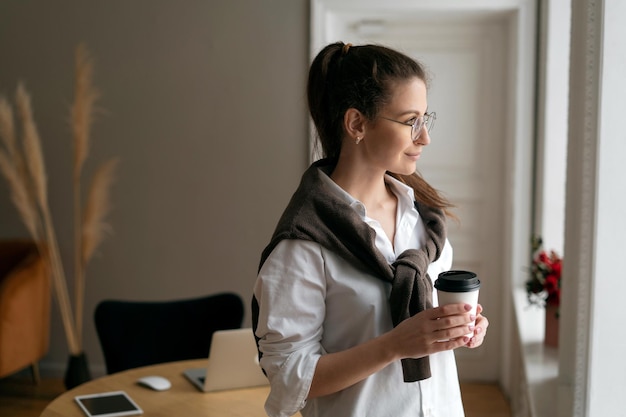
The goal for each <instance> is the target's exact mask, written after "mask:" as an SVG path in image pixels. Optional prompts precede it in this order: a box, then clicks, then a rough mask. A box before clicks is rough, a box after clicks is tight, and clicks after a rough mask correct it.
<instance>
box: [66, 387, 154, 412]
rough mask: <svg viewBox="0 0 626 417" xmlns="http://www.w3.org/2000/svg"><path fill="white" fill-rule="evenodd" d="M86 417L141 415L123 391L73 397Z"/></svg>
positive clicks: (136, 406)
mask: <svg viewBox="0 0 626 417" xmlns="http://www.w3.org/2000/svg"><path fill="white" fill-rule="evenodd" d="M74 399H75V400H76V402H77V403H78V405H79V406H80V408H81V409H82V410H83V411H84V412H85V414H86V415H87V417H119V416H135V415H139V414H143V410H142V409H141V408H140V407H139V406H138V405H137V404H135V402H134V401H133V400H132V398H130V397H129V396H128V394H126V392H124V391H111V392H101V393H97V394H88V395H78V396H76V397H74Z"/></svg>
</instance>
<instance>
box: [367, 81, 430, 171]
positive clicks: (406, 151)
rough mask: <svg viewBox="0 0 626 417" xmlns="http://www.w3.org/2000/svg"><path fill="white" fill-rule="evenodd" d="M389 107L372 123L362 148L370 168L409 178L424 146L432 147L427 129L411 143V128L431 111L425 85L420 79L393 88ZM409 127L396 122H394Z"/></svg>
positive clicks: (398, 84)
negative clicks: (428, 109) (418, 118)
mask: <svg viewBox="0 0 626 417" xmlns="http://www.w3.org/2000/svg"><path fill="white" fill-rule="evenodd" d="M391 88H392V95H391V100H390V102H389V104H387V105H386V106H385V107H383V108H382V109H381V110H380V112H379V114H378V116H377V117H376V118H375V119H374V120H372V121H369V122H368V124H367V131H366V133H365V136H364V139H363V142H362V144H363V145H364V147H365V149H364V151H365V156H366V158H367V163H368V164H373V165H372V166H373V167H376V168H380V169H382V170H385V171H390V172H393V173H396V174H403V175H410V174H412V173H413V172H415V163H416V162H417V160H418V159H419V158H420V155H421V153H422V149H423V148H424V146H426V145H428V144H429V143H430V136H429V135H428V131H427V130H426V128H422V130H421V132H420V135H419V137H418V138H417V139H416V140H415V142H413V140H411V130H412V129H411V126H410V125H411V124H413V122H414V121H415V118H417V117H419V116H423V115H424V113H426V110H427V108H428V102H427V98H426V84H424V81H422V80H420V79H419V78H412V79H410V80H408V81H403V82H397V83H395V84H392V87H391ZM388 119H392V120H396V121H398V122H403V123H407V124H409V125H408V126H407V125H404V124H401V123H396V122H393V121H392V120H388Z"/></svg>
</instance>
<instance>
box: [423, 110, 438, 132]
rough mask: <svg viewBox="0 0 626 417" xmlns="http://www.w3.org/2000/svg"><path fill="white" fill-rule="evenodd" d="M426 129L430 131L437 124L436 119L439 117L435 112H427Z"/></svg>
mask: <svg viewBox="0 0 626 417" xmlns="http://www.w3.org/2000/svg"><path fill="white" fill-rule="evenodd" d="M425 117H426V130H428V131H429V132H430V130H431V129H432V128H433V126H435V120H436V119H437V114H436V113H435V112H432V113H426V115H425Z"/></svg>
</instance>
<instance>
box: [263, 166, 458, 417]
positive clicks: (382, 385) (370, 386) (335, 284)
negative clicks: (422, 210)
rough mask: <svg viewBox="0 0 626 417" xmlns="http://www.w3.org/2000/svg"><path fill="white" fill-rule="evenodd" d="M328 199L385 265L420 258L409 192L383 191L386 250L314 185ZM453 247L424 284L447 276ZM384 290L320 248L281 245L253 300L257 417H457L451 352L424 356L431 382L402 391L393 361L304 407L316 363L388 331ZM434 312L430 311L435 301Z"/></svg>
mask: <svg viewBox="0 0 626 417" xmlns="http://www.w3.org/2000/svg"><path fill="white" fill-rule="evenodd" d="M322 177H323V178H324V181H325V182H326V185H327V186H328V190H329V192H332V193H334V194H336V195H337V196H339V197H340V198H342V199H344V200H345V201H346V202H347V203H348V204H350V205H351V206H352V207H353V208H354V210H356V212H357V213H359V215H360V216H361V217H362V219H363V221H365V222H366V223H367V224H368V225H369V226H370V227H372V228H373V229H374V230H375V231H376V242H375V243H376V247H377V248H378V250H379V251H380V252H381V253H382V254H383V255H384V256H385V258H386V259H387V261H388V262H389V263H393V262H394V261H395V259H396V257H397V256H398V255H399V254H401V253H402V252H403V251H404V250H406V249H410V248H419V247H421V245H422V244H423V242H424V239H425V233H426V231H425V229H424V226H423V224H422V221H421V219H420V216H419V213H418V212H417V210H416V209H415V206H414V204H413V201H414V196H413V190H412V189H411V188H410V187H407V186H406V185H404V184H402V183H400V182H399V181H397V180H395V179H394V178H392V177H390V176H387V177H386V178H385V181H386V182H387V184H389V185H390V187H391V190H392V191H393V192H394V194H395V195H396V196H397V198H398V209H397V215H396V233H395V241H394V245H392V244H391V242H390V240H389V238H388V237H387V235H386V234H385V232H384V231H383V229H382V227H381V225H380V224H379V223H378V222H377V221H376V220H374V219H371V218H369V217H367V212H366V210H365V206H364V205H363V204H362V203H361V202H359V201H358V200H356V199H354V198H353V197H352V196H350V195H349V194H348V193H347V192H345V191H344V190H343V189H341V188H340V187H339V186H338V185H336V184H335V183H334V182H333V181H332V180H331V179H330V178H329V177H328V176H327V175H325V174H324V175H322ZM451 264H452V247H451V246H450V244H449V242H448V241H447V240H446V244H445V247H444V249H443V253H442V254H441V256H440V258H439V259H438V260H437V261H435V262H433V263H432V264H431V265H430V266H429V268H428V274H429V276H430V277H431V279H433V280H434V279H436V277H437V275H438V274H439V273H440V272H443V271H446V270H449V269H450V267H451ZM390 292H391V284H390V283H388V282H385V281H383V280H381V279H379V278H376V277H375V276H373V275H369V274H366V273H363V272H362V271H360V270H358V269H356V268H354V266H352V265H351V264H349V263H348V262H346V261H345V260H344V259H343V258H340V257H339V256H338V255H336V254H335V253H333V252H330V251H329V250H327V249H325V248H323V247H321V246H320V245H319V244H317V243H314V242H310V241H303V240H283V241H281V242H280V243H279V244H278V245H277V246H276V248H275V249H274V250H273V251H272V253H271V254H270V256H269V257H268V258H267V260H266V261H265V263H264V264H263V266H262V268H261V270H260V271H259V274H258V277H257V281H256V284H255V287H254V294H255V296H256V299H257V300H258V302H259V320H258V327H257V331H256V335H257V336H258V337H260V339H261V340H260V342H259V348H260V349H261V352H262V353H263V357H262V359H261V366H262V367H263V369H264V370H265V371H266V373H267V375H268V378H269V380H270V386H271V391H270V394H269V396H268V398H267V401H266V403H265V410H266V411H267V413H268V415H269V416H271V417H283V416H291V415H293V414H295V413H297V412H298V411H301V413H302V415H303V416H305V417H312V416H314V417H322V416H325V417H326V416H327V417H349V416H355V417H357V416H358V417H363V416H373V417H383V416H389V417H404V416H406V417H408V416H411V417H418V416H427V415H428V416H434V417H462V416H464V412H463V405H462V402H461V393H460V389H459V381H458V375H457V369H456V363H455V359H454V353H453V352H452V351H446V352H440V353H436V354H433V355H430V368H431V373H432V377H431V378H428V379H426V380H423V381H419V382H413V383H405V382H404V380H403V374H402V366H401V363H400V361H397V362H394V363H392V364H390V365H388V366H387V367H385V368H383V369H382V370H380V371H378V372H376V373H374V374H372V375H371V376H369V377H368V378H366V379H364V380H363V381H361V382H359V383H357V384H355V385H352V386H351V387H348V388H346V389H344V390H342V391H340V392H337V393H334V394H331V395H327V396H323V397H318V398H314V399H311V400H308V401H307V400H306V397H307V395H308V392H309V388H310V386H311V381H312V379H313V374H314V372H315V367H316V365H317V361H318V360H319V358H320V357H321V355H324V354H326V353H332V352H338V351H342V350H346V349H348V348H350V347H353V346H355V345H358V344H361V343H364V342H366V341H368V340H370V339H372V338H375V337H377V336H380V335H381V334H383V333H386V332H388V331H389V330H391V329H392V328H393V324H392V320H391V314H390V308H389V294H390ZM433 304H434V305H435V306H436V305H437V295H436V291H434V292H433Z"/></svg>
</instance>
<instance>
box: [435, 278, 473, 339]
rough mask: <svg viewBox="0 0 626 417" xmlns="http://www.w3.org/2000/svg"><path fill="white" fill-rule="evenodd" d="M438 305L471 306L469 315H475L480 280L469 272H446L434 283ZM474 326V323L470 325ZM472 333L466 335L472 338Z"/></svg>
mask: <svg viewBox="0 0 626 417" xmlns="http://www.w3.org/2000/svg"><path fill="white" fill-rule="evenodd" d="M435 288H436V289H437V298H438V299H439V305H440V306H443V305H446V304H457V303H464V304H469V305H471V306H472V310H471V314H473V315H476V307H477V305H478V292H479V290H480V280H479V279H478V277H477V276H476V274H475V273H473V272H470V271H446V272H442V273H441V274H439V276H438V277H437V280H436V281H435ZM474 324H476V322H475V321H474V322H473V323H472V325H474ZM473 335H474V333H473V332H472V333H468V334H467V335H466V336H467V337H472V336H473Z"/></svg>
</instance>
